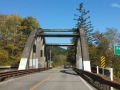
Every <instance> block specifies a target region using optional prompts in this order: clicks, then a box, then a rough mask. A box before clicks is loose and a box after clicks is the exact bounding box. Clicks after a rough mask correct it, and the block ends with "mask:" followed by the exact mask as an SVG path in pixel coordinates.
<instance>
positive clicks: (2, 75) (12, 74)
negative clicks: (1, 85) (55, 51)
mask: <svg viewBox="0 0 120 90" xmlns="http://www.w3.org/2000/svg"><path fill="white" fill-rule="evenodd" d="M48 69H52V68H51V67H50V68H37V69H26V70H14V71H6V72H0V81H4V80H5V79H7V78H11V77H18V76H21V75H26V74H31V73H35V72H40V71H45V70H48Z"/></svg>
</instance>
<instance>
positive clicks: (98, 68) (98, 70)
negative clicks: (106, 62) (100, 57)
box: [97, 66, 99, 74]
mask: <svg viewBox="0 0 120 90" xmlns="http://www.w3.org/2000/svg"><path fill="white" fill-rule="evenodd" d="M97 74H99V67H98V66H97Z"/></svg>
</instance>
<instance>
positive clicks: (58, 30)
mask: <svg viewBox="0 0 120 90" xmlns="http://www.w3.org/2000/svg"><path fill="white" fill-rule="evenodd" d="M43 32H75V30H73V29H43Z"/></svg>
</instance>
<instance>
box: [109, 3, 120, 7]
mask: <svg viewBox="0 0 120 90" xmlns="http://www.w3.org/2000/svg"><path fill="white" fill-rule="evenodd" d="M111 7H117V8H120V5H119V4H117V3H113V4H112V5H111Z"/></svg>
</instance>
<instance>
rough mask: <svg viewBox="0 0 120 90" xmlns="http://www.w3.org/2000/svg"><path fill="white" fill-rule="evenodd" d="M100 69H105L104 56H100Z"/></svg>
mask: <svg viewBox="0 0 120 90" xmlns="http://www.w3.org/2000/svg"><path fill="white" fill-rule="evenodd" d="M100 61H101V67H103V68H104V67H105V57H104V56H101V60H100Z"/></svg>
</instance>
